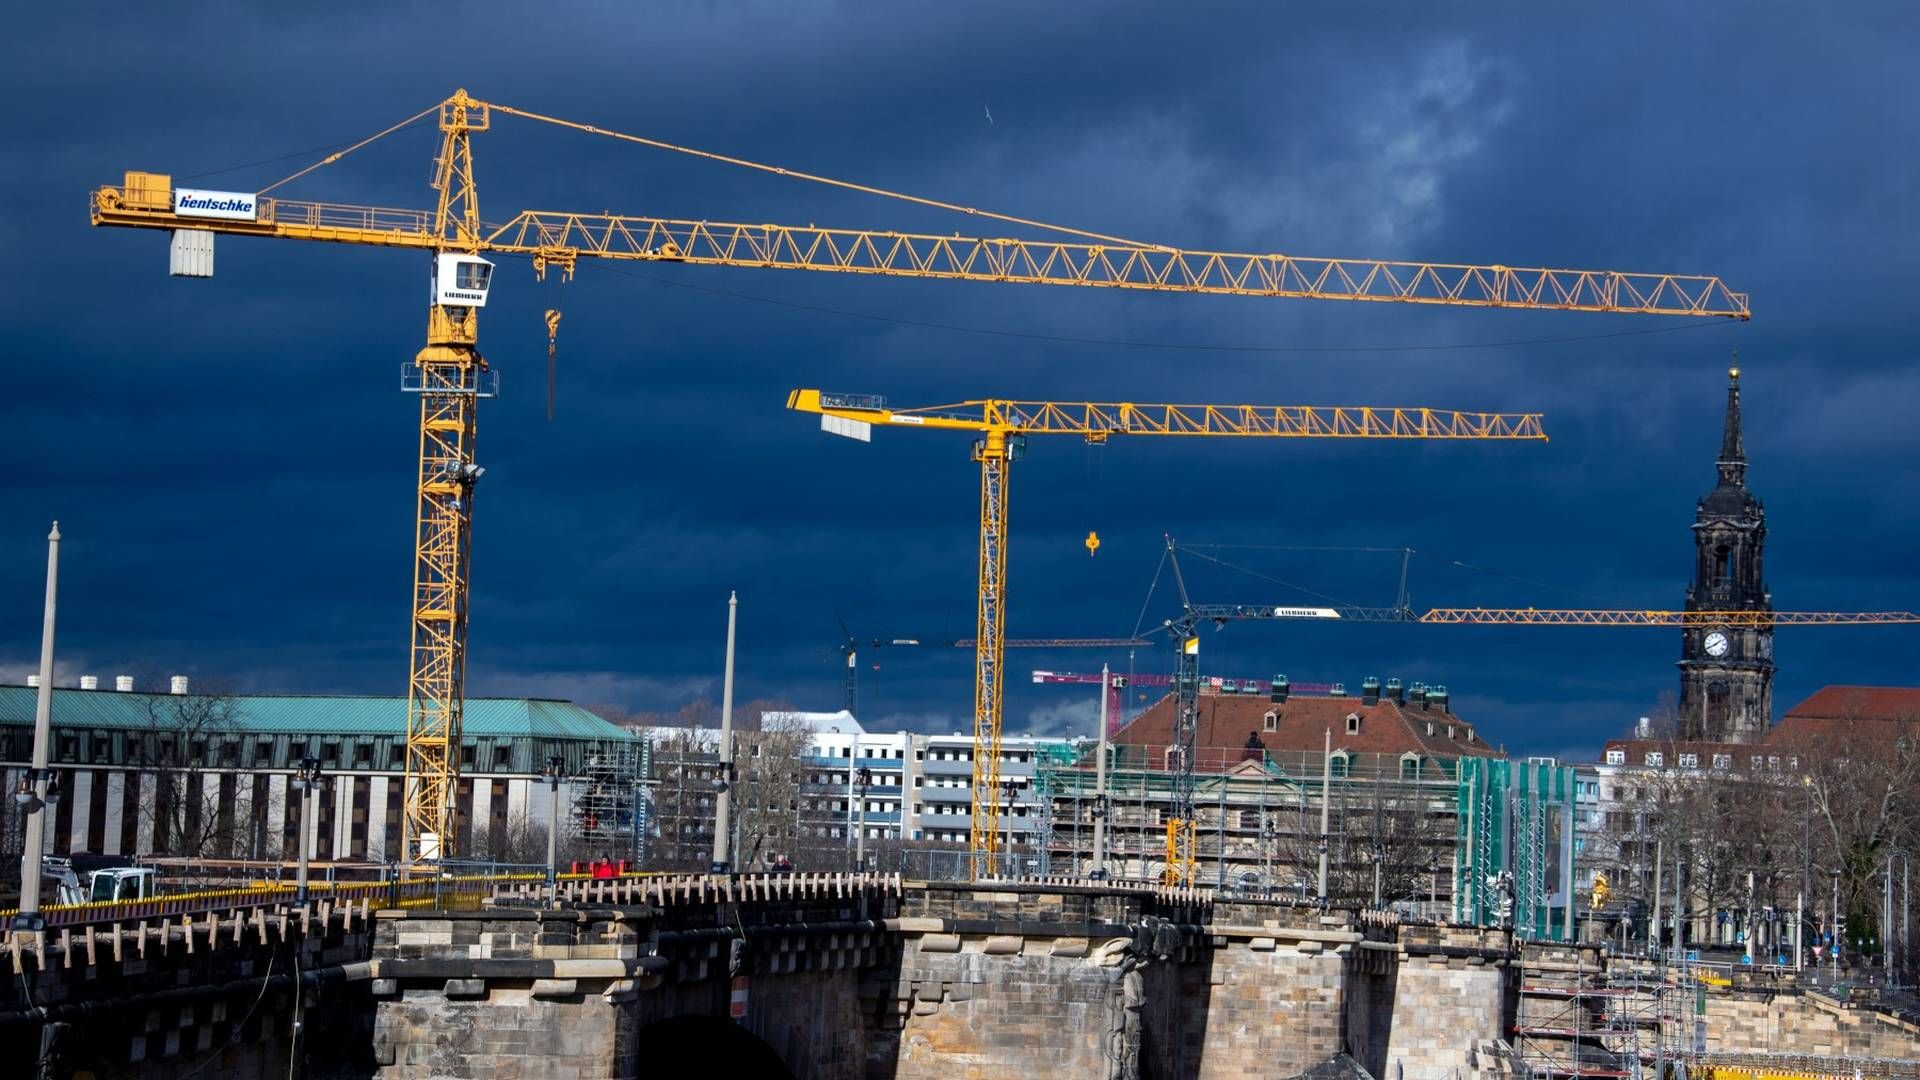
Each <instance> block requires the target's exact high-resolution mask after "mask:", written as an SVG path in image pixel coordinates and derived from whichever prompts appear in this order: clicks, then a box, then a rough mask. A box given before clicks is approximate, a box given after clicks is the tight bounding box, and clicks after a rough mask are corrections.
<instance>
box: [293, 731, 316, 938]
mask: <svg viewBox="0 0 1920 1080" xmlns="http://www.w3.org/2000/svg"><path fill="white" fill-rule="evenodd" d="M293 790H295V791H297V792H299V793H300V845H299V846H300V871H299V876H298V877H297V878H295V879H294V886H293V902H294V903H296V904H305V903H306V902H307V861H308V860H309V859H311V858H312V857H313V854H312V848H313V831H312V824H311V821H310V819H309V817H308V814H309V812H310V811H311V807H310V806H309V804H310V803H311V802H312V801H313V798H314V796H315V795H317V794H319V791H320V759H319V758H312V757H303V758H301V759H300V769H299V771H298V772H296V773H294V774H293Z"/></svg>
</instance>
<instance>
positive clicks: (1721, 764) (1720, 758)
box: [1713, 754, 1733, 772]
mask: <svg viewBox="0 0 1920 1080" xmlns="http://www.w3.org/2000/svg"><path fill="white" fill-rule="evenodd" d="M1713 767H1714V768H1715V769H1718V770H1720V771H1721V772H1725V771H1727V770H1728V769H1731V768H1733V755H1732V754H1715V755H1713Z"/></svg>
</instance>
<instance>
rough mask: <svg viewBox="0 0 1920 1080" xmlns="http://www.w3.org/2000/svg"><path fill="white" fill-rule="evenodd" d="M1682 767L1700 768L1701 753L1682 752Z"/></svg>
mask: <svg viewBox="0 0 1920 1080" xmlns="http://www.w3.org/2000/svg"><path fill="white" fill-rule="evenodd" d="M1680 767H1681V768H1683V769H1697V768H1699V767H1700V755H1699V754H1681V755H1680Z"/></svg>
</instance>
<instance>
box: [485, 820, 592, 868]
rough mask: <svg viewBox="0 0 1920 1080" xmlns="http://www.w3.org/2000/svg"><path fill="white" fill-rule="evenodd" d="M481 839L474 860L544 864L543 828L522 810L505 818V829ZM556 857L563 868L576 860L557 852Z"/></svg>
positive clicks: (544, 837) (545, 834) (489, 832)
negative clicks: (568, 862) (567, 863)
mask: <svg viewBox="0 0 1920 1080" xmlns="http://www.w3.org/2000/svg"><path fill="white" fill-rule="evenodd" d="M481 836H482V837H483V839H482V840H481V842H480V843H479V844H478V845H476V847H475V849H474V853H473V857H474V858H476V859H481V860H487V861H492V862H502V863H514V864H518V865H523V866H534V865H541V864H544V863H545V862H546V861H547V827H546V826H545V825H542V824H540V823H539V822H537V821H535V820H533V815H532V814H530V813H528V812H527V809H526V808H525V807H521V809H520V812H519V813H517V814H515V815H513V816H512V817H509V818H508V819H507V822H506V825H505V827H503V828H495V829H489V830H487V831H485V832H484V833H482V834H481ZM556 857H557V858H558V859H559V860H560V861H561V863H562V866H563V868H564V866H565V864H566V862H567V861H569V860H570V859H572V858H575V857H577V854H576V853H573V852H559V853H557V856H556Z"/></svg>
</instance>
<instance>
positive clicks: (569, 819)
mask: <svg viewBox="0 0 1920 1080" xmlns="http://www.w3.org/2000/svg"><path fill="white" fill-rule="evenodd" d="M89 681H91V680H89ZM119 685H130V680H128V681H126V682H122V683H120V684H119ZM175 687H176V688H177V690H178V692H175V693H166V694H160V693H137V692H134V691H132V690H131V689H127V690H99V689H87V690H79V689H65V688H62V689H55V690H54V691H53V692H52V698H53V700H52V742H51V744H50V746H49V748H48V749H49V756H48V763H49V765H50V767H51V768H53V769H54V770H55V773H56V776H57V778H58V783H59V788H60V792H61V798H60V800H59V801H58V802H57V803H56V804H54V812H53V813H52V814H47V815H43V820H45V822H46V828H47V851H48V852H49V853H52V854H67V853H71V852H90V853H93V854H100V855H120V856H128V857H148V856H165V855H175V856H187V857H194V858H205V859H261V860H278V859H282V858H291V857H292V856H293V855H294V853H295V852H297V850H298V846H297V844H296V838H297V836H298V833H299V804H300V800H299V798H298V796H297V794H293V790H294V789H293V788H292V787H291V781H292V778H293V775H294V773H295V772H296V770H298V768H299V766H300V762H301V759H302V758H309V757H310V758H313V759H315V760H317V761H318V762H319V763H320V769H321V775H322V781H321V797H320V799H319V801H318V812H317V814H316V815H315V816H314V820H313V821H311V822H310V823H309V825H310V828H311V829H312V831H313V835H314V849H315V851H316V853H317V856H316V857H317V858H319V859H321V860H367V861H372V862H384V861H388V860H390V859H394V858H397V857H398V856H399V854H400V825H401V797H402V793H403V789H404V785H405V770H406V716H407V701H406V699H405V698H400V697H391V698H389V697H344V696H276V695H254V694H247V695H224V694H221V695H209V694H195V693H188V692H187V684H186V680H184V679H176V680H175ZM37 693H38V691H37V690H36V689H34V688H32V687H24V686H0V780H3V781H4V783H5V785H6V788H7V790H8V791H12V790H13V789H14V788H15V787H16V786H17V785H18V784H19V782H20V780H21V779H22V778H23V777H24V775H25V773H26V770H27V767H28V766H29V764H30V763H31V761H32V753H33V722H34V707H35V697H36V695H37ZM633 749H634V747H633V740H632V737H631V736H630V735H628V734H627V733H625V732H623V731H622V730H621V729H619V728H618V727H615V726H614V725H612V724H609V723H607V722H606V721H605V720H602V719H601V718H599V717H598V716H595V715H594V714H592V713H590V712H588V711H586V710H585V709H582V708H579V707H578V706H575V705H572V704H570V703H568V702H563V701H541V700H530V699H524V698H513V699H509V698H473V699H469V700H468V702H467V708H466V720H465V725H464V730H463V738H462V746H461V762H460V763H461V770H460V779H459V786H458V789H457V792H456V799H457V805H458V807H459V809H460V828H459V831H458V834H457V835H456V837H455V845H454V848H453V851H454V854H455V857H467V856H483V855H487V854H490V853H494V854H497V853H499V852H501V851H503V850H504V849H505V848H506V847H507V846H509V845H510V844H511V843H512V842H513V841H514V839H515V834H516V833H518V834H524V833H526V832H527V830H528V829H529V828H530V827H539V828H545V827H546V826H547V825H548V823H549V820H550V818H549V802H550V800H549V798H548V797H547V796H548V792H547V785H546V782H545V780H544V779H542V776H541V771H542V768H543V767H544V766H545V765H546V764H547V761H548V759H549V758H555V757H557V758H559V759H560V761H561V763H562V766H561V767H562V770H563V771H564V772H565V773H567V774H568V775H570V776H575V777H583V778H584V777H592V776H595V775H599V776H601V779H602V780H603V781H605V782H609V783H611V782H612V780H613V778H612V777H611V775H610V774H609V773H608V770H609V768H610V767H611V766H612V765H613V764H614V763H615V762H616V761H617V760H621V759H629V760H630V759H632V755H633ZM634 767H635V768H636V769H637V768H638V765H637V763H636V764H635V766H634ZM589 787H590V785H588V784H586V783H584V782H575V783H568V784H563V785H562V791H561V795H562V807H561V821H562V828H563V829H566V830H569V831H570V832H577V831H578V830H580V829H581V828H582V827H583V821H582V820H580V819H579V815H578V813H577V808H576V805H575V804H576V801H577V800H578V799H579V798H580V797H581V793H582V792H585V791H586V790H587V789H588V788H589ZM638 790H639V789H638V786H637V775H636V776H635V778H634V782H633V783H630V784H628V785H626V790H625V791H624V792H620V793H615V794H616V796H624V797H623V798H620V797H615V798H610V799H609V800H608V801H607V805H608V806H609V807H610V810H609V812H607V813H606V816H605V817H604V818H602V817H600V816H599V815H596V817H595V821H594V823H593V829H594V830H596V831H597V833H598V835H597V836H596V837H595V838H594V839H596V840H598V841H601V842H604V843H607V844H616V843H618V842H626V843H630V842H631V839H632V836H633V833H634V829H633V819H632V816H631V815H632V813H633V809H634V806H635V804H636V802H637V798H636V796H637V794H638ZM5 813H6V814H7V815H8V818H7V821H6V822H5V823H4V827H3V828H0V836H3V837H4V840H0V843H4V844H5V845H6V849H7V850H10V851H16V852H17V851H18V850H19V844H20V827H19V822H17V821H15V820H14V817H15V816H17V811H16V810H15V808H14V806H13V803H12V800H10V799H9V800H6V810H5ZM614 853H615V855H616V857H620V856H623V855H624V854H625V849H624V847H621V846H616V847H615V849H614Z"/></svg>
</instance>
